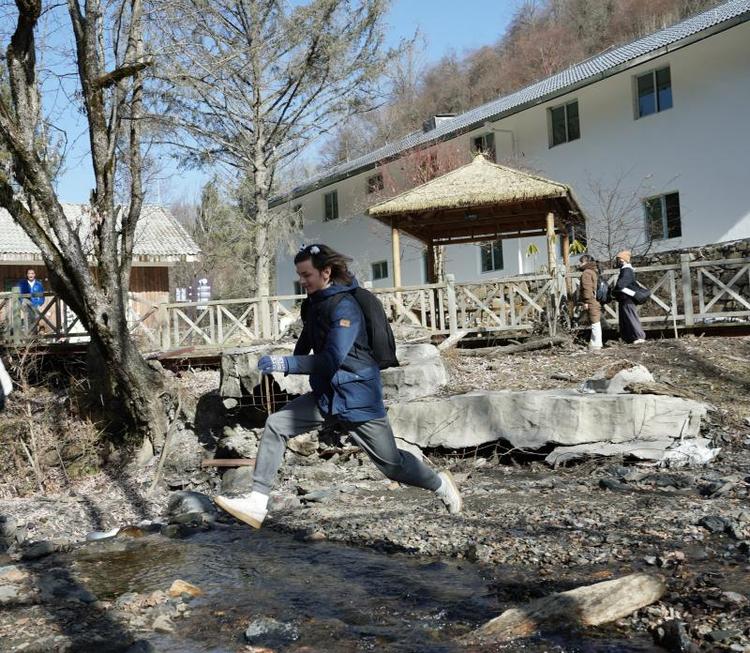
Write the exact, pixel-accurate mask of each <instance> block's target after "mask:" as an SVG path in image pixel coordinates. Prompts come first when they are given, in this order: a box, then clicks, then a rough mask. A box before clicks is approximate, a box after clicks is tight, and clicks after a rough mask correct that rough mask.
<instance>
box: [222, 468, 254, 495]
mask: <svg viewBox="0 0 750 653" xmlns="http://www.w3.org/2000/svg"><path fill="white" fill-rule="evenodd" d="M252 485H253V468H252V467H235V468H234V469H228V470H227V471H226V472H224V475H223V476H222V477H221V493H222V494H228V495H230V496H231V495H236V494H245V493H247V492H249V491H250V490H251V488H252Z"/></svg>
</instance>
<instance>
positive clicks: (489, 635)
mask: <svg viewBox="0 0 750 653" xmlns="http://www.w3.org/2000/svg"><path fill="white" fill-rule="evenodd" d="M665 591H666V586H665V584H664V580H663V579H662V578H661V577H659V576H654V575H651V574H631V575H629V576H624V577H623V578H616V579H614V580H607V581H604V582H602V583H596V584H595V585H586V586H584V587H577V588H576V589H574V590H569V591H567V592H560V593H559V594H551V595H550V596H546V597H544V598H543V599H539V600H537V601H533V602H531V603H529V604H528V605H526V606H525V607H522V608H512V609H510V610H506V611H505V612H503V613H502V614H501V615H500V616H499V617H495V618H494V619H492V620H490V621H488V622H487V623H486V624H484V626H482V627H481V628H479V629H477V630H475V631H474V632H473V633H470V634H469V635H467V636H466V637H464V638H463V641H464V643H467V644H469V643H476V642H483V643H486V642H507V641H511V640H513V639H517V638H519V637H529V636H530V635H533V634H534V633H535V632H537V631H538V630H540V629H543V628H560V627H565V628H570V627H575V626H598V625H599V624H604V623H608V622H611V621H615V620H616V619H621V618H622V617H626V616H628V615H629V614H632V613H633V612H635V611H636V610H639V609H640V608H643V607H645V606H647V605H650V604H652V603H654V602H655V601H658V600H659V599H660V598H661V597H662V596H663V595H664V592H665Z"/></svg>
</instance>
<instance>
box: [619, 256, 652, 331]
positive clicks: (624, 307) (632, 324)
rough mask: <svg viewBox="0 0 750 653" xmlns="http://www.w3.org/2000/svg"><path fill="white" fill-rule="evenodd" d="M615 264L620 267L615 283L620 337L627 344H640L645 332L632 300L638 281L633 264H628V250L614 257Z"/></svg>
mask: <svg viewBox="0 0 750 653" xmlns="http://www.w3.org/2000/svg"><path fill="white" fill-rule="evenodd" d="M615 266H616V267H618V268H620V275H619V276H618V277H617V283H616V284H615V297H616V298H617V303H618V307H617V318H618V322H619V326H620V337H621V338H622V339H623V340H624V341H625V342H626V343H628V344H634V345H640V344H642V343H644V342H646V333H645V332H644V331H643V327H642V326H641V320H640V318H639V317H638V309H637V308H636V304H635V302H634V301H633V297H634V296H635V292H636V290H637V289H638V282H637V281H636V280H635V271H634V270H633V266H632V265H630V252H629V251H627V250H624V251H622V252H619V253H618V254H617V256H616V257H615Z"/></svg>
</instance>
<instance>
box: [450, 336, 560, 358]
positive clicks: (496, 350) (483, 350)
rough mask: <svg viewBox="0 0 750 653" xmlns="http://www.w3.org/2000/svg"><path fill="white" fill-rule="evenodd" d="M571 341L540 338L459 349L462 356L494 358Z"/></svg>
mask: <svg viewBox="0 0 750 653" xmlns="http://www.w3.org/2000/svg"><path fill="white" fill-rule="evenodd" d="M568 341H569V339H568V338H566V337H563V336H555V337H553V338H540V339H538V340H529V341H528V342H522V343H520V344H517V345H506V346H505V347H478V348H476V349H458V350H457V351H458V352H459V353H460V354H461V355H462V356H474V357H482V358H486V357H489V358H494V357H498V356H504V355H506V354H518V353H520V352H524V351H534V350H536V349H546V348H547V347H554V346H556V345H564V344H565V343H566V342H568Z"/></svg>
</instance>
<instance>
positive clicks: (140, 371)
mask: <svg viewBox="0 0 750 653" xmlns="http://www.w3.org/2000/svg"><path fill="white" fill-rule="evenodd" d="M89 334H90V336H91V351H90V354H91V356H90V357H89V360H90V366H95V367H96V368H98V370H99V372H100V374H96V373H94V374H93V376H94V377H95V378H96V376H101V377H102V381H103V384H102V385H101V386H100V387H101V390H100V392H101V395H102V396H103V398H104V399H105V401H106V403H107V404H114V406H115V407H117V405H118V404H120V405H121V410H120V411H117V414H120V415H123V417H124V420H123V423H122V424H120V425H119V426H121V427H124V428H123V430H124V432H125V433H126V434H130V436H131V438H132V436H134V435H139V436H143V437H147V438H148V439H149V440H150V442H151V445H152V447H153V449H154V450H156V451H158V450H159V449H160V448H161V446H162V445H163V443H164V435H165V433H166V430H167V410H168V408H169V404H170V403H171V393H170V391H169V389H168V388H167V386H166V384H165V377H164V375H163V374H162V372H161V371H160V370H159V369H158V368H157V367H152V366H151V365H150V364H149V363H148V362H146V361H145V360H144V359H143V356H142V355H141V353H140V352H139V351H138V349H137V347H136V345H135V343H134V342H133V338H132V337H131V335H130V333H129V331H128V328H127V324H124V325H123V324H117V322H115V323H114V324H104V323H102V322H99V321H97V322H96V323H95V324H92V325H90V328H89ZM92 371H93V370H92ZM133 444H140V442H133Z"/></svg>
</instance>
